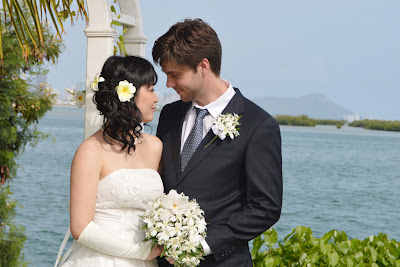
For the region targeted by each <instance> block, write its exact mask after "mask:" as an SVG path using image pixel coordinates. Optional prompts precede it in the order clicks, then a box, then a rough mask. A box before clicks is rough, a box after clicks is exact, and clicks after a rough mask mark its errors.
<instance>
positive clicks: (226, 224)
mask: <svg viewBox="0 0 400 267" xmlns="http://www.w3.org/2000/svg"><path fill="white" fill-rule="evenodd" d="M235 90H236V94H235V95H234V96H233V98H232V99H231V101H230V102H229V104H228V106H227V107H226V108H225V110H224V111H223V112H222V114H226V113H236V114H238V115H239V116H242V117H241V118H240V120H239V123H240V124H241V125H240V130H239V133H240V135H239V136H237V137H235V138H234V139H230V138H229V137H227V138H226V139H225V140H223V141H222V140H220V139H219V138H217V139H216V140H214V141H213V142H212V143H211V144H210V145H209V146H208V147H207V148H205V146H206V145H207V144H208V143H209V142H210V141H211V140H212V139H213V138H214V136H215V135H214V133H213V132H212V130H210V131H209V132H208V134H207V135H206V136H205V138H204V139H203V140H202V142H201V144H200V145H199V147H198V148H197V150H196V152H195V153H194V154H193V156H192V158H191V159H190V161H189V163H188V165H187V166H186V168H185V170H184V172H183V173H181V172H180V151H181V132H182V124H183V120H184V118H185V115H186V113H187V111H188V108H189V107H190V106H191V103H184V102H182V101H177V102H174V103H172V104H168V105H166V106H165V107H164V108H163V110H162V111H161V115H160V120H159V123H158V128H157V136H158V137H159V138H160V139H161V140H162V142H163V155H162V163H161V164H162V175H161V176H162V179H163V183H164V190H165V192H166V193H168V192H169V190H171V189H175V190H177V191H178V192H184V193H185V194H186V195H187V196H189V198H195V199H196V200H197V202H198V203H199V205H200V207H201V208H202V209H203V210H204V211H205V218H206V222H207V223H209V224H208V226H207V228H208V230H207V238H206V241H207V243H208V245H209V246H210V248H211V251H212V253H213V254H212V255H209V256H207V257H205V260H204V261H202V262H201V265H200V266H235V267H236V266H238V267H241V266H252V261H251V256H250V253H249V248H248V242H249V241H250V240H251V239H253V238H255V237H256V236H258V235H260V234H261V233H262V232H264V231H265V230H267V229H268V228H270V227H271V226H272V225H273V224H275V223H276V222H277V221H278V219H279V217H280V213H281V207H282V156H281V136H280V130H279V125H278V124H277V122H276V121H275V119H274V118H273V117H271V115H269V114H268V113H267V112H265V111H264V110H263V109H261V108H260V107H258V106H257V105H256V104H254V103H253V102H251V101H250V100H248V99H246V98H244V97H243V95H242V94H241V93H240V91H239V90H238V89H236V88H235ZM159 265H160V266H171V265H170V264H169V263H168V262H167V261H165V260H164V259H161V260H159Z"/></svg>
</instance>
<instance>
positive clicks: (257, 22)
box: [48, 0, 400, 120]
mask: <svg viewBox="0 0 400 267" xmlns="http://www.w3.org/2000/svg"><path fill="white" fill-rule="evenodd" d="M140 4H141V10H142V16H143V24H144V33H145V35H146V37H147V38H148V41H147V44H146V55H145V56H146V58H147V59H149V60H150V61H152V58H151V49H152V46H153V44H154V41H155V40H156V39H157V38H158V37H159V36H161V35H163V34H164V33H165V32H166V31H167V30H168V29H169V27H170V26H171V25H173V24H174V23H176V22H178V21H181V20H183V19H185V18H201V19H203V20H204V21H206V22H207V23H209V24H210V25H211V26H212V27H213V28H214V30H215V31H216V32H217V34H218V36H219V38H220V40H221V44H222V67H221V77H222V78H223V79H226V80H228V81H230V82H231V83H232V84H233V86H234V87H237V88H239V89H240V90H241V92H242V93H243V94H244V95H245V96H246V97H247V98H249V99H254V98H256V97H263V96H277V97H300V96H304V95H307V94H313V93H322V94H324V95H326V96H327V97H328V98H329V99H330V100H332V101H333V102H334V103H336V104H338V105H340V106H342V107H344V108H346V109H348V110H350V111H352V112H353V113H355V114H359V115H361V116H362V117H367V118H374V119H382V120H400V104H399V103H400V27H399V25H400V16H399V15H398V11H399V10H400V1H398V0H385V1H373V0H352V1H348V0H335V1H334V0H325V1H320V0H296V1H294V0H292V1H275V0H274V1H273V0H253V1H243V2H242V1H232V0H202V1H188V0H170V1H165V0H141V1H140ZM67 24H68V23H67ZM67 24H66V25H65V26H66V27H65V29H66V35H63V39H64V40H65V45H66V51H65V52H64V53H63V54H62V55H61V57H60V58H59V62H58V64H57V65H56V66H51V67H50V71H49V73H48V82H49V83H50V84H51V85H52V86H53V87H54V88H57V89H59V90H60V91H61V92H62V91H63V88H64V87H71V86H72V85H73V84H74V83H76V82H78V81H80V80H81V81H84V80H85V75H86V42H87V41H86V36H85V34H84V32H83V30H84V29H85V27H86V23H85V22H84V21H82V20H80V21H77V22H75V24H74V25H73V26H72V27H71V26H70V25H67ZM156 70H157V72H158V74H159V77H160V79H159V83H158V84H157V85H156V90H157V91H159V92H160V93H164V92H171V91H173V90H172V89H171V88H166V86H165V81H166V78H165V74H163V73H162V72H161V70H160V67H156Z"/></svg>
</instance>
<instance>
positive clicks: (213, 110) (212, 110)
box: [181, 81, 236, 153]
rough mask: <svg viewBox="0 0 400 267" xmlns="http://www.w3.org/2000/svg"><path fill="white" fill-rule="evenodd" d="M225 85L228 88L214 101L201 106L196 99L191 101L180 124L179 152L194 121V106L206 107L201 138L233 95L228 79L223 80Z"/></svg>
mask: <svg viewBox="0 0 400 267" xmlns="http://www.w3.org/2000/svg"><path fill="white" fill-rule="evenodd" d="M224 82H225V84H226V86H228V90H226V92H225V93H224V94H223V95H221V96H220V97H218V99H217V100H215V101H214V102H211V103H209V104H208V105H205V106H203V107H201V106H199V105H198V104H197V102H196V101H192V106H191V107H190V108H189V110H188V112H187V113H186V117H185V120H184V121H183V125H182V137H181V153H182V149H183V144H184V143H185V141H186V139H187V138H188V136H189V134H190V131H191V130H192V128H193V126H194V123H195V121H196V109H195V107H196V108H199V109H207V110H208V114H207V116H205V117H204V119H203V138H204V137H205V136H206V134H207V133H208V131H209V130H210V129H211V126H212V123H213V119H214V118H216V117H217V116H218V115H219V114H221V112H222V111H223V110H224V109H225V108H226V106H227V105H228V103H229V101H231V99H232V97H233V96H234V95H235V93H236V92H235V90H234V89H233V87H232V85H231V84H230V82H228V81H224Z"/></svg>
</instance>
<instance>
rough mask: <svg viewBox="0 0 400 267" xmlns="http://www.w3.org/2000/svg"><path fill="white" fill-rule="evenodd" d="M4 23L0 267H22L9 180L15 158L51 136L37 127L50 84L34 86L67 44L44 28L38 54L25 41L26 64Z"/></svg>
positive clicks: (49, 101)
mask: <svg viewBox="0 0 400 267" xmlns="http://www.w3.org/2000/svg"><path fill="white" fill-rule="evenodd" d="M25 19H26V21H27V23H28V25H31V26H32V25H34V19H33V18H31V17H29V16H28V15H26V17H25ZM1 20H2V23H3V24H4V25H5V26H6V27H5V28H3V30H2V35H3V40H2V42H3V49H4V52H5V53H6V55H7V56H6V57H5V58H4V60H3V69H2V70H0V266H21V265H24V260H23V256H22V255H21V251H22V248H23V243H24V241H25V235H24V228H23V226H20V225H18V224H16V222H15V220H14V218H15V213H16V207H17V205H18V203H17V202H16V201H15V200H11V199H10V195H11V194H12V193H11V191H10V181H11V179H12V178H15V175H16V170H17V167H18V165H17V163H16V159H17V157H18V156H19V155H20V154H21V153H22V152H23V150H24V148H25V146H26V145H31V146H34V145H35V144H36V143H37V142H38V141H39V140H41V139H43V138H46V137H48V136H47V135H46V134H44V133H42V132H40V131H39V130H38V128H37V122H38V120H39V119H40V118H41V117H43V115H44V114H45V113H46V112H47V111H49V110H51V109H52V106H53V104H54V100H55V94H54V93H52V89H51V88H50V87H49V86H48V85H46V84H40V85H39V86H35V85H33V84H32V81H33V79H35V78H36V77H37V75H42V74H45V73H46V70H45V69H44V64H45V62H46V61H50V62H55V61H56V59H57V58H58V56H59V55H60V53H61V51H62V49H63V44H62V42H61V41H60V39H59V38H57V37H56V36H54V35H53V34H52V32H51V31H50V29H49V28H48V26H46V25H42V26H43V31H42V34H43V45H44V46H43V49H42V50H41V51H39V52H38V51H36V46H35V44H34V43H33V41H29V40H27V47H28V49H29V51H31V53H29V56H27V57H26V58H25V59H24V58H23V57H21V53H22V51H21V50H22V49H21V47H20V46H19V44H18V43H19V42H18V38H17V33H16V32H15V31H14V30H13V24H12V22H11V21H10V19H9V18H5V16H4V13H2V15H1ZM8 29H9V30H8ZM34 37H35V36H34ZM35 53H40V57H41V58H42V59H43V60H38V57H37V54H35Z"/></svg>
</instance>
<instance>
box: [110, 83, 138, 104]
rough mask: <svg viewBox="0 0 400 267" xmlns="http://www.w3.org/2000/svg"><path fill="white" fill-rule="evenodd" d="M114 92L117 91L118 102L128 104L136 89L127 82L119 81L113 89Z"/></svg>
mask: <svg viewBox="0 0 400 267" xmlns="http://www.w3.org/2000/svg"><path fill="white" fill-rule="evenodd" d="M115 90H116V91H117V94H118V98H119V101H121V102H126V101H128V102H130V101H131V98H132V97H133V95H134V94H135V93H136V87H135V86H133V84H132V83H130V82H128V81H127V80H124V81H120V82H119V84H118V86H117V87H115Z"/></svg>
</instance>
